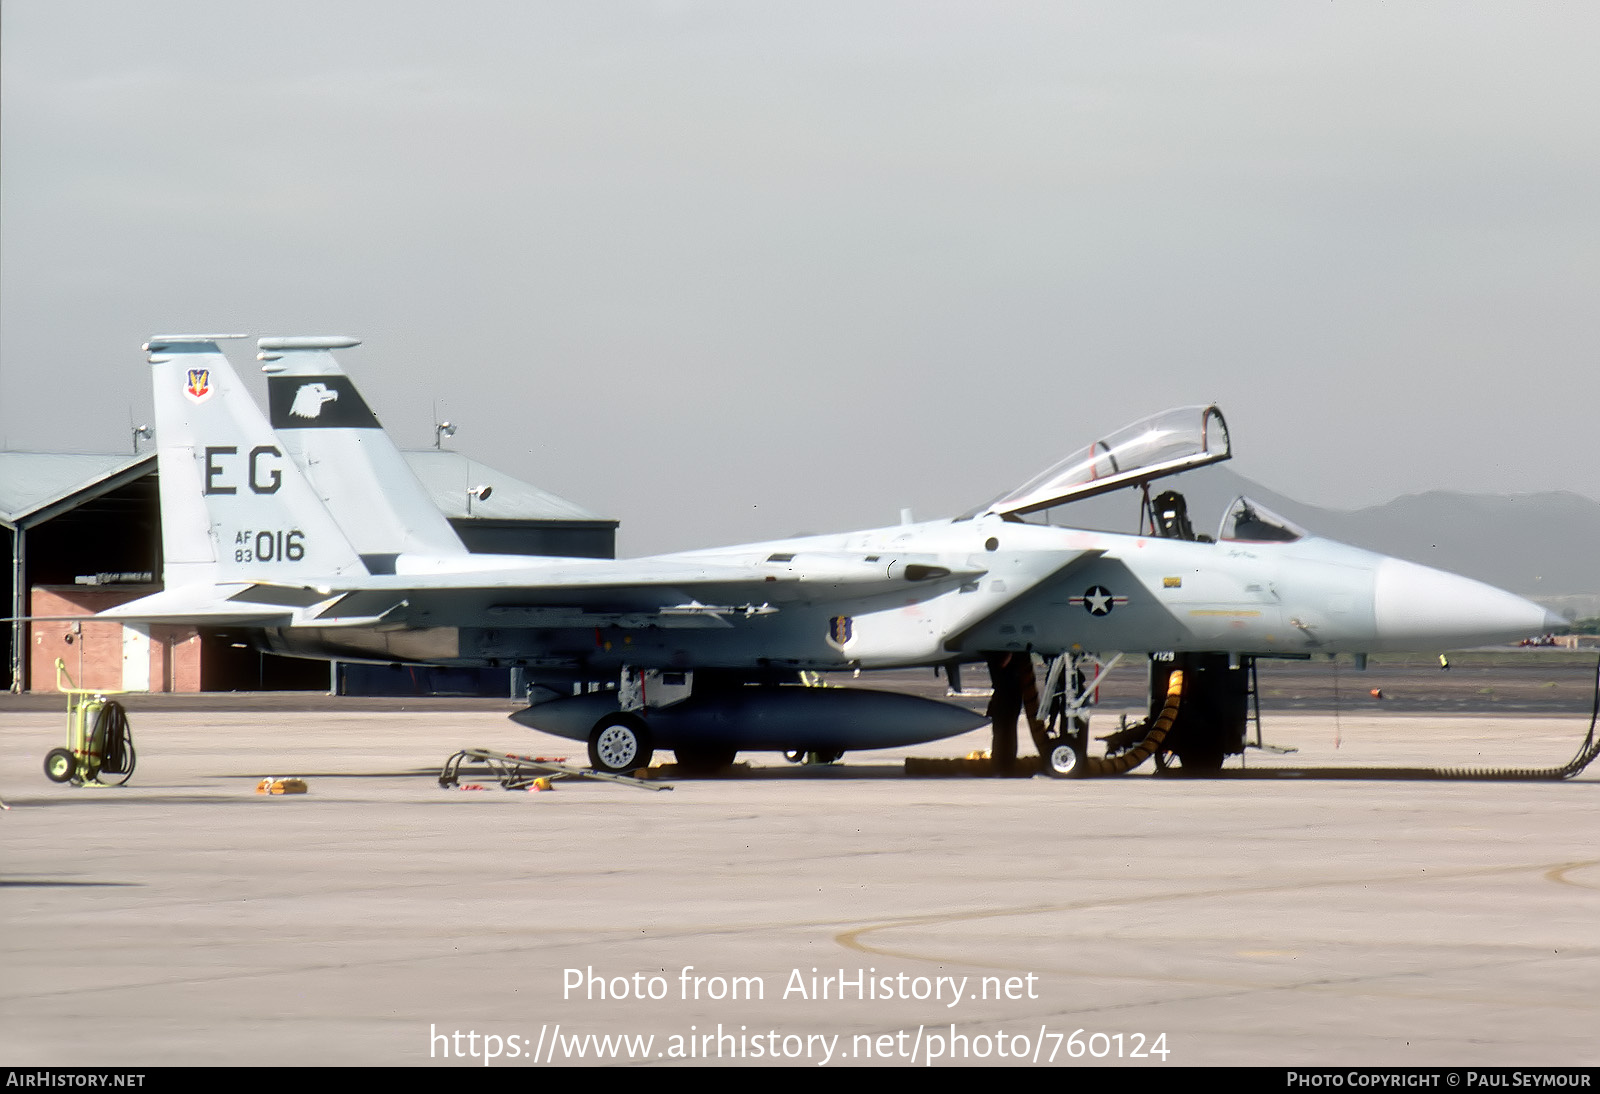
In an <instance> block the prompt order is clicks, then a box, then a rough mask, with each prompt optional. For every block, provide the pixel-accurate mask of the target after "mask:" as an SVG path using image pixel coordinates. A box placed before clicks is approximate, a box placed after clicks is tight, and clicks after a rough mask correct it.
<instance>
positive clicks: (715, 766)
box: [672, 748, 739, 775]
mask: <svg viewBox="0 0 1600 1094" xmlns="http://www.w3.org/2000/svg"><path fill="white" fill-rule="evenodd" d="M672 753H673V755H674V756H676V757H677V758H678V767H679V768H681V769H682V770H683V771H685V772H688V773H690V774H694V775H710V774H714V773H715V772H718V771H721V770H722V769H723V768H725V767H727V766H728V765H729V764H731V763H733V761H734V758H735V757H736V756H738V755H739V753H738V752H737V751H736V750H734V749H731V748H675V749H673V750H672Z"/></svg>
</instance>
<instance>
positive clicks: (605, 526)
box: [0, 449, 617, 695]
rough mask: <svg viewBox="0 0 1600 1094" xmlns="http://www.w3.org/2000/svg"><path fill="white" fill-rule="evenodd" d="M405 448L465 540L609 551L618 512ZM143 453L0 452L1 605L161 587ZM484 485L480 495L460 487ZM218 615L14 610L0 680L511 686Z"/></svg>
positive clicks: (73, 606)
mask: <svg viewBox="0 0 1600 1094" xmlns="http://www.w3.org/2000/svg"><path fill="white" fill-rule="evenodd" d="M405 456H406V460H407V462H408V463H410V464H411V468H412V470H413V471H415V472H416V474H417V477H418V479H420V480H421V481H422V484H423V486H424V487H425V488H426V489H427V491H428V493H429V495H430V496H431V497H432V498H433V501H434V504H435V505H437V506H438V507H439V509H440V511H441V512H443V513H444V515H445V516H446V517H447V518H448V519H449V521H450V524H451V526H452V527H454V528H455V530H456V533H457V534H458V535H459V536H460V537H461V540H462V542H463V543H465V544H466V546H467V549H468V550H470V551H474V552H478V553H495V554H526V555H564V556H568V557H580V558H614V557H616V530H617V522H616V521H614V520H608V519H605V518H603V517H600V516H598V515H596V514H594V513H592V512H590V511H589V510H587V509H584V508H583V507H581V506H578V505H575V504H573V503H572V502H569V501H567V500H565V499H564V498H560V497H557V496H556V495H554V494H551V493H549V492H548V491H545V490H541V489H539V488H538V487H537V486H533V485H531V484H530V483H526V482H523V481H521V480H519V479H517V478H515V477H513V476H511V475H507V474H504V473H503V472H499V471H496V470H494V469H493V468H490V467H488V466H486V465H484V464H481V463H479V462H477V461H476V460H473V459H471V458H469V457H467V456H464V455H462V454H460V453H458V452H452V451H447V450H437V449H428V450H426V451H421V452H407V453H406V454H405ZM158 480H159V476H158V474H157V470H156V457H155V454H154V453H146V454H142V455H135V456H118V455H101V454H81V453H55V452H0V531H3V533H4V541H3V542H4V544H5V547H6V558H7V566H6V574H5V578H4V584H3V586H0V588H3V590H4V595H5V599H4V602H3V603H4V604H5V606H6V609H7V610H6V615H7V616H9V617H19V616H85V617H87V616H89V615H92V614H94V613H95V612H97V611H101V610H103V609H105V608H108V607H111V606H112V605H114V604H122V603H125V602H127V601H129V600H133V599H136V598H138V597H141V596H145V595H147V594H149V593H152V592H155V591H157V590H158V589H160V587H161V585H160V581H161V568H162V566H161V515H160V497H159V489H160V484H159V481H158ZM480 486H490V487H492V488H493V489H492V490H491V491H490V492H489V493H488V495H487V496H486V497H484V496H478V495H475V494H473V493H471V491H473V490H474V489H475V488H477V487H480ZM246 638H247V635H244V634H240V633H237V632H233V631H229V630H228V629H226V628H194V627H178V626H150V627H136V626H123V625H120V624H115V623H91V622H87V621H78V620H66V621H59V622H37V623H26V622H21V621H14V622H12V623H10V624H8V625H6V626H5V627H4V628H3V631H0V643H3V645H0V653H3V658H0V673H3V676H0V680H3V681H4V683H5V685H6V686H7V687H9V688H10V689H11V690H13V691H24V690H32V691H51V690H54V688H55V686H56V670H55V663H56V660H57V659H58V658H59V659H61V660H62V661H64V662H65V663H66V666H67V671H68V672H69V673H71V674H72V677H73V679H74V680H75V681H76V682H77V683H78V685H79V686H81V687H94V688H107V689H116V690H127V691H254V690H263V689H266V690H271V689H299V690H321V691H326V690H338V691H340V692H355V693H362V694H380V693H381V694H395V693H401V694H435V693H438V692H440V691H446V692H455V693H461V692H466V693H469V694H491V695H505V694H508V692H509V689H510V687H511V680H510V673H511V670H509V669H485V670H446V669H434V668H426V667H421V666H394V667H389V666H381V665H338V666H335V667H334V668H332V669H331V670H330V668H329V666H328V665H327V663H326V662H322V661H304V660H299V659H296V658H288V657H278V656H275V655H272V654H264V653H260V652H258V651H257V650H255V649H253V648H251V646H250V645H249V643H248V642H247V641H246Z"/></svg>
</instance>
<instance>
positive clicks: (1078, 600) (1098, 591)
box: [1067, 585, 1128, 615]
mask: <svg viewBox="0 0 1600 1094" xmlns="http://www.w3.org/2000/svg"><path fill="white" fill-rule="evenodd" d="M1127 602H1128V598H1127V597H1125V596H1115V595H1113V594H1112V592H1111V590H1110V589H1108V588H1106V587H1105V586H1104V585H1091V586H1089V587H1088V588H1087V589H1085V590H1084V592H1083V595H1082V596H1074V597H1069V598H1068V599H1067V603H1069V604H1082V605H1083V610H1084V611H1086V612H1088V613H1089V614H1090V615H1110V614H1111V609H1112V608H1115V607H1117V606H1118V605H1119V604H1126V603H1127Z"/></svg>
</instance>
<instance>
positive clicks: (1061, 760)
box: [1040, 740, 1088, 779]
mask: <svg viewBox="0 0 1600 1094" xmlns="http://www.w3.org/2000/svg"><path fill="white" fill-rule="evenodd" d="M1041 760H1042V761H1043V762H1042V763H1041V765H1040V766H1041V767H1043V768H1044V773H1045V774H1046V775H1049V776H1050V777H1051V778H1052V779H1081V778H1083V776H1084V774H1085V773H1086V769H1087V767H1088V765H1087V764H1085V763H1084V761H1083V754H1082V753H1081V752H1080V751H1079V750H1078V749H1077V747H1075V746H1074V745H1073V744H1072V743H1071V742H1070V741H1065V740H1058V741H1053V742H1051V744H1050V747H1049V749H1048V751H1046V753H1045V754H1044V756H1042V757H1041Z"/></svg>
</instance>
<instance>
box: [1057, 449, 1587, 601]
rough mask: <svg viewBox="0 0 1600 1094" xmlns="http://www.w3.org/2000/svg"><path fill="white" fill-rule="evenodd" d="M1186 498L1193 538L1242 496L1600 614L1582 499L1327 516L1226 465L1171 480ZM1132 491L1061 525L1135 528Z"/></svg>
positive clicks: (1455, 503)
mask: <svg viewBox="0 0 1600 1094" xmlns="http://www.w3.org/2000/svg"><path fill="white" fill-rule="evenodd" d="M1169 485H1170V487H1171V488H1172V489H1176V490H1178V491H1179V492H1181V493H1182V494H1183V495H1184V496H1185V497H1186V498H1187V499H1188V501H1189V513H1190V518H1191V520H1192V522H1193V524H1194V526H1195V529H1196V531H1202V532H1206V533H1207V534H1215V532H1216V530H1217V526H1218V524H1220V523H1221V520H1222V515H1223V513H1224V512H1225V511H1226V509H1227V507H1228V504H1229V503H1230V502H1232V501H1233V499H1234V498H1235V497H1237V496H1239V495H1240V494H1245V495H1248V496H1249V497H1250V498H1251V499H1252V500H1254V501H1256V502H1258V503H1259V504H1261V505H1264V506H1266V507H1267V508H1268V509H1271V510H1273V511H1274V512H1276V513H1279V514H1281V515H1283V516H1285V517H1288V518H1289V519H1290V520H1292V521H1294V522H1295V523H1296V524H1299V525H1302V526H1304V527H1305V529H1306V530H1307V531H1310V532H1314V533H1316V534H1317V535H1322V536H1327V537H1328V538H1330V539H1337V540H1340V541H1342V542H1344V543H1350V544H1354V545H1355V546H1357V547H1365V548H1367V549H1368V550H1372V551H1378V552H1381V553H1383V554H1386V555H1393V556H1394V557H1396V558H1404V559H1409V560H1410V561H1412V562H1420V563H1422V564H1423V565H1425V566H1434V567H1437V568H1439V569H1441V570H1450V571H1452V572H1454V573H1458V574H1465V575H1466V576H1467V577H1472V578H1476V579H1478V580H1479V581H1486V582H1488V583H1489V584H1491V585H1497V586H1499V587H1500V588H1502V589H1509V590H1511V591H1512V592H1514V593H1519V594H1521V595H1523V596H1528V597H1537V598H1538V599H1539V600H1541V601H1544V602H1546V603H1548V604H1550V605H1551V606H1552V607H1555V608H1556V609H1557V610H1562V609H1563V608H1565V609H1566V610H1569V611H1576V612H1577V613H1578V614H1580V615H1590V614H1594V613H1595V611H1597V610H1600V502H1596V501H1594V500H1593V499H1590V498H1586V497H1583V496H1582V495H1580V494H1573V493H1568V492H1565V491H1550V492H1547V493H1542V494H1516V495H1509V496H1507V495H1496V494H1457V493H1452V492H1449V491H1444V490H1434V491H1429V492H1428V493H1425V494H1407V495H1405V496H1404V497H1399V498H1395V499H1394V500H1393V501H1390V502H1386V503H1384V504H1383V505H1374V506H1370V507H1368V508H1366V509H1354V510H1342V509H1321V508H1318V507H1317V506H1314V505H1306V504H1305V503H1303V502H1298V501H1295V500H1294V499H1293V498H1289V497H1286V496H1284V495H1283V494H1279V493H1277V492H1276V491H1273V490H1269V489H1268V488H1266V487H1264V486H1262V485H1261V484H1259V483H1256V482H1253V481H1251V480H1250V479H1247V478H1245V477H1244V476H1242V475H1239V474H1237V473H1235V472H1234V471H1232V470H1230V469H1228V468H1227V467H1226V466H1215V467H1207V468H1203V469H1202V470H1199V471H1193V472H1190V473H1189V474H1187V475H1179V476H1177V477H1175V478H1173V479H1169V480H1166V482H1165V483H1164V484H1163V488H1165V487H1166V486H1169ZM1137 514H1138V501H1137V495H1136V494H1135V493H1134V492H1133V491H1124V492H1122V493H1119V494H1117V495H1114V496H1111V497H1101V498H1091V499H1090V500H1088V501H1085V502H1079V503H1077V504H1076V505H1071V506H1066V507H1064V508H1062V509H1058V510H1056V512H1055V514H1054V520H1055V523H1058V524H1064V523H1072V524H1083V525H1087V526H1088V527H1091V528H1103V529H1110V530H1113V531H1131V530H1132V529H1133V527H1134V522H1135V521H1136V520H1137Z"/></svg>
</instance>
